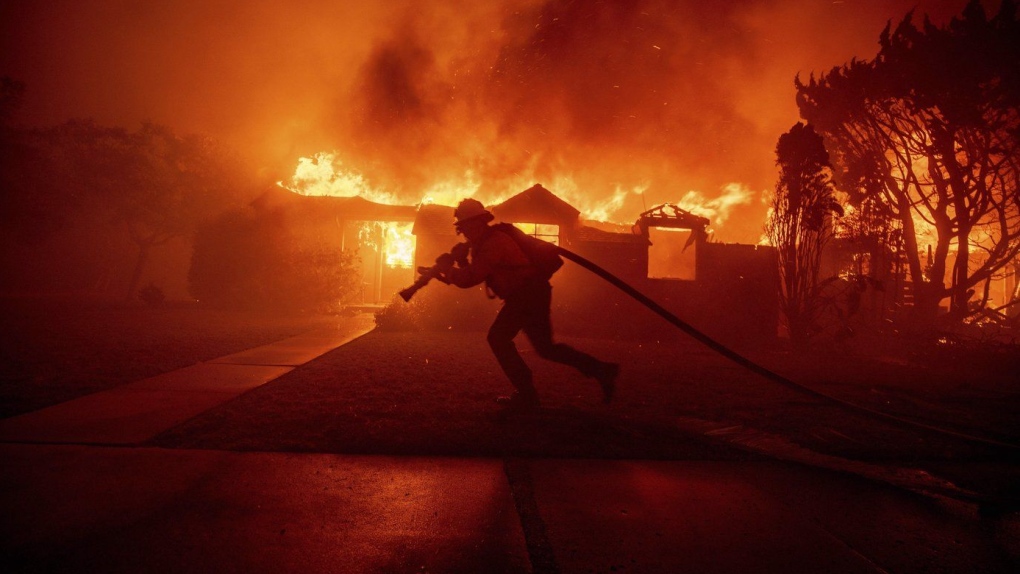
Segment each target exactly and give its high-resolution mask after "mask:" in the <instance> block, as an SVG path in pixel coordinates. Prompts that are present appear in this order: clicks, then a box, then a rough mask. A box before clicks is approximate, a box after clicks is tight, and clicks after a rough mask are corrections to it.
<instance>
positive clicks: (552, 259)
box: [492, 223, 563, 279]
mask: <svg viewBox="0 0 1020 574" xmlns="http://www.w3.org/2000/svg"><path fill="white" fill-rule="evenodd" d="M492 227H493V229H495V230H497V231H500V232H502V233H505V234H506V235H509V236H510V238H511V239H513V240H514V243H516V244H517V246H518V247H520V248H521V251H523V252H524V255H525V257H527V258H528V260H529V261H531V264H532V265H534V266H535V268H537V269H538V273H539V275H541V276H542V277H543V278H545V279H549V278H550V277H552V276H553V273H556V271H557V270H558V269H559V268H560V267H563V258H562V257H560V254H559V247H557V246H555V245H553V244H552V243H549V242H548V241H542V240H541V239H539V238H537V237H532V236H530V235H528V234H527V233H524V232H523V231H521V230H520V229H518V228H517V227H515V226H514V225H512V224H510V223H497V224H495V225H493V226H492Z"/></svg>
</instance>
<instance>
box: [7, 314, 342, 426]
mask: <svg viewBox="0 0 1020 574" xmlns="http://www.w3.org/2000/svg"><path fill="white" fill-rule="evenodd" d="M0 317H2V323H3V328H2V329H0V417H9V416H12V415H16V414H20V413H24V412H27V411H32V410H36V409H39V408H42V407H45V406H49V405H52V404H55V403H58V402H62V401H66V400H69V399H72V398H75V397H78V396H81V395H85V394H89V393H94V392H96V391H102V390H105V389H109V388H112V387H115V386H117V385H122V384H125V383H129V382H132V381H136V380H139V379H143V378H146V377H151V376H153V375H157V374H160V373H164V372H167V371H172V370H174V369H179V368H181V367H186V366H188V365H192V364H195V363H198V362H201V361H205V360H209V359H214V358H216V357H220V356H223V355H227V354H230V353H234V352H237V351H242V350H244V349H248V348H251V347H255V346H258V345H263V344H266V343H271V342H273V341H277V340H280V339H284V338H286V337H290V336H293V335H296V334H299V333H303V332H305V331H308V330H310V329H313V328H315V327H317V326H322V325H326V324H328V323H329V322H331V321H335V318H333V317H328V316H321V315H306V316H294V315H292V314H271V313H270V314H267V313H252V312H240V311H222V310H213V309H206V308H202V307H199V306H196V305H187V304H176V305H167V306H164V307H159V308H150V307H146V306H142V305H127V304H103V303H96V302H86V301H81V300H75V299H68V298H55V297H4V298H0Z"/></svg>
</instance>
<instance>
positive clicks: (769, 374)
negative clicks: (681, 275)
mask: <svg viewBox="0 0 1020 574" xmlns="http://www.w3.org/2000/svg"><path fill="white" fill-rule="evenodd" d="M557 252H558V253H559V255H560V256H562V257H563V258H564V259H569V260H570V261H573V262H574V263H576V264H578V265H580V266H581V267H584V268H585V269H587V270H588V271H590V272H592V273H594V274H595V275H597V276H599V277H600V278H602V279H603V280H605V281H606V282H608V283H610V284H611V285H613V286H614V287H616V288H617V289H619V290H620V291H623V292H624V293H626V294H627V295H629V296H630V297H631V298H632V299H634V300H636V301H637V302H638V303H641V304H642V305H644V306H645V307H647V308H648V309H649V310H651V311H652V312H653V313H655V314H656V315H659V316H660V317H662V318H663V319H665V320H666V321H668V322H669V323H671V324H672V325H673V326H675V327H676V328H678V329H680V330H681V331H683V332H684V333H687V334H688V335H690V336H691V337H692V338H694V339H695V340H697V341H699V342H700V343H702V344H704V345H705V346H707V347H708V348H710V349H712V350H713V351H715V352H717V353H719V354H720V355H722V356H724V357H726V358H727V359H729V360H731V361H733V362H734V363H736V364H738V365H740V366H741V367H744V368H745V369H747V370H749V371H751V372H753V373H755V374H757V375H760V376H761V377H764V378H765V379H767V380H770V381H772V382H774V383H777V384H780V385H782V386H784V387H787V388H789V389H792V390H794V391H796V392H798V393H802V394H806V395H809V396H811V397H814V398H816V399H820V400H822V401H824V402H828V403H832V404H835V405H837V406H840V407H843V408H845V409H849V410H853V411H857V412H860V413H864V414H867V415H869V416H871V417H873V418H877V419H880V420H884V421H887V422H892V423H896V424H899V425H905V426H909V427H913V428H918V429H923V430H927V431H931V432H934V433H937V434H942V435H946V436H951V437H954V438H958V439H963V440H966V441H969V442H974V443H980V444H984V445H986V446H993V447H997V448H1001V449H1007V450H1012V451H1020V445H1017V444H1012V443H1008V442H1004V441H999V440H995V439H991V438H985V437H979V436H975V435H971V434H967V433H963V432H959V431H955V430H951V429H945V428H942V427H937V426H934V425H930V424H926V423H923V422H920V421H915V420H911V419H907V418H903V417H899V416H896V415H893V414H890V413H886V412H883V411H879V410H876V409H872V408H870V407H866V406H864V405H859V404H857V403H853V402H850V401H846V400H843V399H840V398H837V397H834V396H832V395H829V394H827V393H823V392H821V391H818V390H816V389H812V388H810V387H806V386H804V385H802V384H800V383H797V382H795V381H793V380H791V379H789V378H787V377H785V376H783V375H781V374H779V373H776V372H775V371H773V370H771V369H768V368H766V367H764V366H762V365H760V364H758V363H756V362H754V361H752V360H751V359H749V358H747V357H745V356H743V355H741V354H740V353H737V352H736V351H734V350H733V349H730V348H729V347H727V346H725V345H723V344H722V343H720V342H718V341H716V340H715V339H713V338H712V337H709V336H708V335H706V334H705V333H703V332H701V331H700V330H698V329H697V328H695V327H694V326H693V325H691V324H690V323H687V322H686V321H684V320H682V319H680V318H679V317H677V316H676V315H674V314H673V313H671V312H670V311H669V310H667V309H666V308H664V307H663V306H662V305H659V304H658V303H656V302H655V301H653V300H652V299H650V298H649V297H648V296H647V295H645V294H644V293H641V292H640V291H638V290H637V289H635V288H634V287H633V286H631V285H630V284H628V283H627V282H625V281H623V280H622V279H620V278H619V277H617V276H616V275H613V274H612V273H610V272H609V271H606V270H605V269H603V268H602V267H600V266H599V265H597V264H595V263H593V262H592V261H590V260H588V259H586V258H584V257H582V256H580V255H578V254H576V253H574V252H573V251H570V250H568V249H565V248H563V247H562V246H557ZM418 272H419V273H420V277H418V279H417V280H416V281H415V282H414V284H413V285H411V286H410V287H408V288H406V289H404V290H402V291H400V297H401V298H402V299H403V300H404V301H410V300H411V297H413V296H414V294H415V293H416V292H417V291H418V290H419V289H421V288H422V287H425V286H426V285H428V283H429V282H430V281H431V280H432V279H434V278H436V277H437V276H440V275H441V271H440V270H439V269H438V268H437V267H435V266H434V267H419V268H418Z"/></svg>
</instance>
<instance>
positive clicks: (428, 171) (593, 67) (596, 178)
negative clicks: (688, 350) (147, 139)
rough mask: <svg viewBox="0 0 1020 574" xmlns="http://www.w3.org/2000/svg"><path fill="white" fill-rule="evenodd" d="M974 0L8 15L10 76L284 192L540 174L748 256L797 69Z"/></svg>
mask: <svg viewBox="0 0 1020 574" xmlns="http://www.w3.org/2000/svg"><path fill="white" fill-rule="evenodd" d="M965 3H966V2H965V0H957V1H952V2H948V1H943V2H925V1H920V2H918V1H914V0H887V1H879V0H861V1H852V0H845V1H824V2H819V1H815V0H775V1H755V0H736V1H730V2H724V3H715V2H705V1H704V0H683V1H666V0H662V1H656V0H603V1H571V0H547V1H530V0H529V1H524V0H520V1H513V0H507V1H505V2H503V3H502V4H499V3H495V2H493V3H488V2H481V3H479V2H474V1H449V2H419V1H394V2H383V3H364V2H340V3H338V2H331V1H326V0H298V1H291V2H277V1H271V0H252V1H248V2H229V1H226V0H195V1H187V0H180V1H165V2H134V1H129V0H96V1H91V2H80V1H75V0H40V1H36V2H7V3H4V5H3V7H2V8H0V20H2V22H3V24H2V26H3V34H2V40H0V41H2V51H0V58H2V59H0V74H3V75H8V76H11V77H13V78H14V79H16V80H19V81H22V82H24V83H25V84H26V85H27V91H26V94H25V101H24V105H23V107H22V109H21V110H20V113H19V115H18V116H17V119H18V120H19V121H20V122H21V123H26V124H39V125H50V124H55V123H58V122H61V121H64V120H66V119H68V118H71V117H91V118H94V119H95V120H96V121H98V122H100V123H104V124H112V125H124V126H127V127H134V126H136V125H137V124H138V123H139V122H141V121H146V120H150V121H154V122H158V123H163V124H166V125H169V126H171V127H172V128H174V129H175V130H176V131H178V132H198V133H206V134H210V135H213V136H216V137H219V138H221V139H223V140H225V141H226V142H228V143H229V144H232V145H233V146H234V147H236V148H238V149H239V151H241V152H242V153H244V154H246V155H247V156H248V157H251V158H252V159H253V161H254V162H255V163H256V165H257V169H258V170H259V171H260V173H262V174H263V175H264V176H265V177H267V178H270V177H271V178H275V179H286V178H289V177H291V176H292V175H293V173H294V170H295V167H296V166H297V165H298V160H299V158H301V157H311V156H312V155H313V154H315V153H317V152H323V151H330V152H333V151H335V152H336V156H335V157H336V159H337V160H338V161H339V162H340V165H342V166H343V167H342V169H348V170H351V171H352V172H354V173H355V174H356V177H358V178H361V180H362V181H364V182H367V183H366V185H368V186H370V187H372V188H375V189H379V190H385V191H386V192H388V193H391V194H393V195H395V196H396V197H397V198H399V199H400V200H401V201H406V202H409V203H410V202H416V201H418V200H420V199H421V198H422V197H423V195H425V194H426V193H433V194H437V192H440V193H438V195H440V196H443V195H444V193H445V195H446V197H441V198H440V199H443V200H446V201H450V200H451V199H452V196H456V195H464V194H467V193H473V194H476V196H477V197H479V198H480V199H482V200H483V201H489V200H495V199H498V198H500V197H503V196H505V195H507V194H508V193H510V192H516V191H520V190H523V189H525V188H526V187H529V186H530V185H531V184H533V183H536V182H541V183H542V184H543V185H545V186H546V187H548V188H550V189H551V190H552V191H554V192H556V193H557V194H560V195H561V196H563V197H564V198H565V199H566V200H568V201H570V202H571V203H573V204H574V205H575V206H577V207H578V208H579V209H581V210H582V211H583V212H585V213H587V214H589V215H601V216H604V217H607V218H611V219H615V220H617V221H633V220H634V219H635V218H636V216H637V214H638V213H639V212H640V211H642V210H643V209H644V208H645V207H651V206H653V205H656V204H658V203H662V202H667V201H668V202H674V203H682V204H683V205H685V206H686V207H688V208H694V210H695V211H698V210H697V209H696V205H695V204H697V203H699V202H701V203H702V204H703V205H705V209H704V210H702V213H704V214H706V215H708V216H710V217H711V218H712V219H713V222H714V227H715V229H716V234H717V238H719V239H721V240H724V241H741V242H752V243H753V242H755V241H757V239H758V237H759V235H760V232H761V224H762V220H763V217H764V211H765V208H764V205H763V204H762V201H761V197H762V192H763V191H765V190H767V189H771V188H772V186H773V185H774V182H775V177H776V171H775V167H774V162H775V157H774V148H775V142H776V140H777V138H778V137H779V135H780V134H782V133H783V132H785V131H786V130H788V129H789V128H790V126H792V125H793V124H794V123H795V122H796V121H797V120H798V117H797V110H796V105H795V102H794V91H793V78H794V76H795V75H796V74H798V73H800V74H801V75H802V76H805V77H806V76H807V75H809V74H810V73H812V72H816V73H817V72H824V71H827V70H828V69H830V68H831V67H833V66H836V65H840V64H843V63H845V62H846V61H848V60H849V59H850V58H852V57H857V58H861V59H868V58H871V57H873V56H874V55H875V53H876V52H877V49H878V36H879V33H880V32H881V30H882V28H883V27H884V26H885V24H886V22H887V21H888V20H890V19H891V20H893V21H894V22H896V21H899V20H900V19H901V18H902V17H903V16H904V15H905V14H906V13H907V12H908V11H909V10H910V9H912V8H914V7H915V6H916V9H917V12H918V13H919V14H920V13H928V14H930V15H931V16H932V19H933V20H934V21H936V22H942V21H944V20H945V19H946V18H948V17H949V16H952V15H955V14H958V13H960V12H961V11H962V9H963V7H964V5H965ZM374 4H379V5H378V6H376V5H374ZM997 7H998V3H997V2H996V3H995V4H994V5H989V4H986V9H987V10H989V11H990V12H991V11H992V9H994V8H997Z"/></svg>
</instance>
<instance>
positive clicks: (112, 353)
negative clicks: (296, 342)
mask: <svg viewBox="0 0 1020 574" xmlns="http://www.w3.org/2000/svg"><path fill="white" fill-rule="evenodd" d="M2 302H3V310H4V326H5V329H3V330H2V333H3V334H2V335H0V337H2V341H0V348H2V352H3V356H2V358H3V363H2V364H3V366H2V367H0V368H2V369H3V376H2V385H0V389H2V390H0V415H2V416H11V415H14V414H18V413H22V412H27V411H30V410H34V409H37V408H41V407H44V406H47V405H51V404H54V403H57V402H60V401H64V400H68V399H71V398H74V397H77V396H81V395H84V394H87V393H92V392H96V391H100V390H104V389H108V388H111V387H115V386H117V385H120V384H124V383H128V382H132V381H135V380H138V379H142V378H145V377H149V376H153V375H156V374H159V373H162V372H166V371H170V370H174V369H177V368H181V367H185V366H188V365H191V364H194V363H197V362H200V361H203V360H209V359H213V358H216V357H219V356H223V355H226V354H230V353H233V352H237V351H240V350H243V349H246V348H251V347H255V346H258V345H262V344H265V343H270V342H273V341H277V340H280V339H283V338H286V337H289V336H293V335H296V334H299V333H302V332H305V331H308V330H311V329H313V328H316V327H321V326H325V325H328V324H331V323H335V322H336V321H340V320H342V318H338V317H330V316H314V315H313V316H288V315H272V314H254V313H242V312H236V311H234V312H229V311H217V310H211V309H204V308H201V307H196V306H185V305H179V306H168V307H163V308H148V307H144V306H125V305H98V304H81V303H77V302H72V301H68V300H53V299H10V298H8V299H5V300H3V301H2ZM574 334H575V336H569V337H567V336H565V337H562V338H561V339H562V340H563V341H565V342H567V343H570V344H572V345H574V346H576V347H578V348H580V349H582V350H586V351H589V352H591V353H592V354H594V355H596V356H598V357H600V358H604V359H606V360H611V361H615V362H617V363H619V364H620V365H621V367H622V374H621V376H620V380H619V383H618V389H619V390H618V394H617V397H616V400H615V401H614V402H613V403H612V404H610V405H604V404H602V402H601V395H600V392H599V389H598V386H597V385H596V384H595V383H594V382H592V381H590V380H586V379H584V378H583V377H581V376H580V375H578V374H577V373H575V372H573V371H572V370H570V369H568V368H565V367H563V366H561V365H557V364H552V363H548V362H545V361H542V360H541V359H540V358H539V357H537V356H536V355H535V354H534V352H533V351H531V349H530V347H529V346H528V345H527V343H524V342H522V344H521V345H520V346H521V348H522V351H523V354H524V356H525V359H526V360H527V361H528V362H529V363H530V364H532V365H533V367H534V368H535V373H536V384H537V387H538V389H539V392H540V393H541V396H542V400H543V408H542V409H541V410H540V411H538V412H537V413H535V414H532V415H529V416H525V417H519V418H513V419H511V420H508V421H500V420H498V417H497V411H498V408H497V406H496V405H495V404H494V402H493V398H494V397H495V396H496V395H498V394H504V393H507V392H509V391H510V390H511V389H510V387H509V385H508V383H507V382H506V380H505V378H504V376H503V375H502V373H501V372H500V370H499V368H498V366H497V365H496V363H495V360H494V359H493V358H492V356H491V353H490V352H489V349H488V347H487V345H486V343H485V337H484V331H474V332H470V331H468V332H466V331H462V330H458V329H453V330H446V331H418V332H414V331H391V330H376V331H374V332H372V333H370V334H369V335H367V336H365V337H363V338H361V339H358V340H356V341H354V342H353V343H351V344H348V345H346V346H344V347H341V348H339V349H336V350H334V351H332V352H330V353H327V354H326V355H324V356H322V357H320V358H319V359H316V360H315V361H312V362H311V363H308V364H306V365H303V366H301V367H298V368H297V369H295V370H293V371H291V372H290V373H288V374H286V375H284V376H283V377H281V378H279V379H277V380H275V381H272V382H270V383H268V384H266V385H264V386H262V387H259V388H257V389H255V390H253V391H251V392H248V393H246V394H244V395H242V396H240V397H238V398H236V399H235V400H233V401H230V402H228V403H226V404H224V405H222V406H221V407H219V408H216V409H213V410H211V411H208V412H206V413H204V414H202V415H200V416H199V417H196V418H194V419H192V420H190V421H187V422H186V423H184V424H182V425H180V426H179V427H177V428H174V429H171V430H170V431H168V432H167V433H164V434H163V435H161V436H160V437H158V438H157V440H156V441H155V444H158V445H161V446H167V447H185V448H222V449H234V450H279V451H300V452H338V453H385V454H446V455H467V456H501V455H506V454H514V455H521V456H576V457H611V458H663V459H673V458H720V457H721V458H728V457H734V456H747V455H746V454H743V453H738V452H736V451H734V450H733V449H731V448H729V447H725V446H723V445H722V444H721V443H719V442H713V441H709V440H705V439H704V438H703V437H698V436H697V435H692V434H691V432H690V426H691V423H692V421H693V423H694V424H695V425H697V424H700V423H707V424H711V425H716V426H725V425H741V426H743V427H747V428H753V429H758V430H761V431H765V432H768V433H770V434H773V435H777V436H781V437H784V438H785V439H787V440H790V441H792V442H794V443H796V444H799V445H802V446H805V447H807V448H810V449H812V450H815V451H817V452H823V453H828V454H833V455H837V456H843V457H851V458H859V459H864V460H873V461H874V460H900V461H902V460H909V461H920V460H942V461H946V460H948V461H959V460H969V459H972V458H975V457H977V458H986V459H987V458H988V457H990V456H991V457H994V456H995V454H994V453H992V454H990V453H988V452H987V451H985V450H982V448H978V447H974V446H973V445H970V444H968V443H966V442H965V441H959V440H956V439H949V438H945V437H941V436H938V435H932V434H931V433H927V432H923V431H918V430H913V429H907V428H904V427H902V426H901V425H896V424H891V423H887V422H882V421H877V420H875V419H873V418H871V417H869V416H867V415H862V414H860V413H857V412H854V411H852V410H848V409H845V408H842V407H839V406H835V405H832V404H828V403H825V402H820V401H819V400H817V399H815V398H812V397H810V396H808V395H805V394H803V393H799V392H797V391H795V390H791V389H789V388H786V387H783V386H780V385H777V384H775V383H774V382H771V381H769V380H766V379H764V378H762V377H760V376H758V375H755V374H753V373H751V372H749V371H747V370H745V369H743V368H742V367H740V366H738V365H736V364H735V363H732V362H730V361H729V360H727V359H725V358H723V357H721V356H719V355H717V354H716V353H714V352H712V351H710V350H709V349H708V348H706V347H704V346H703V345H701V344H699V343H697V342H695V341H693V340H691V339H690V338H688V337H686V336H684V335H681V334H677V335H675V336H672V337H665V338H663V337H660V338H659V339H657V340H656V339H648V340H619V339H608V338H594V337H581V336H576V332H575V333H574ZM891 343H892V342H891V341H884V342H877V341H867V340H864V339H863V338H858V339H856V340H854V341H849V342H846V343H844V344H840V345H830V346H828V347H822V348H819V349H817V350H815V351H814V352H812V353H810V354H797V353H792V352H789V351H788V350H784V349H783V348H782V346H781V345H772V346H768V347H764V348H760V349H758V350H757V351H755V352H754V354H753V358H755V359H756V360H757V361H759V362H760V363H762V364H764V365H766V366H768V367H769V368H771V369H774V370H776V371H778V372H780V373H782V374H784V375H786V376H788V377H789V378H791V379H793V380H794V381H797V382H799V383H803V384H804V385H807V386H809V387H811V388H814V389H818V390H821V391H824V392H826V393H829V394H831V395H833V396H836V397H839V398H841V399H844V400H848V401H852V402H855V403H858V404H862V405H865V406H867V407H869V408H873V409H877V410H881V411H883V412H889V413H893V414H896V415H899V416H903V417H906V418H909V419H912V420H918V421H922V422H925V423H929V424H934V425H937V426H944V427H948V428H952V429H957V430H960V431H964V432H968V433H974V434H979V435H982V436H988V437H992V438H997V439H1001V440H1009V441H1013V442H1018V441H1020V416H1018V415H1020V383H1018V377H1017V376H1016V373H1017V372H1018V367H1020V362H1018V361H1017V356H1016V353H1015V352H1012V353H1009V352H1007V353H989V352H984V351H982V350H981V349H974V348H969V349H960V348H938V347H930V346H929V347H925V349H927V350H926V351H925V352H919V350H918V348H917V347H910V346H909V345H908V346H904V345H903V344H902V341H900V342H897V345H898V346H897V345H893V344H891ZM922 350H923V349H922Z"/></svg>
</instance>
